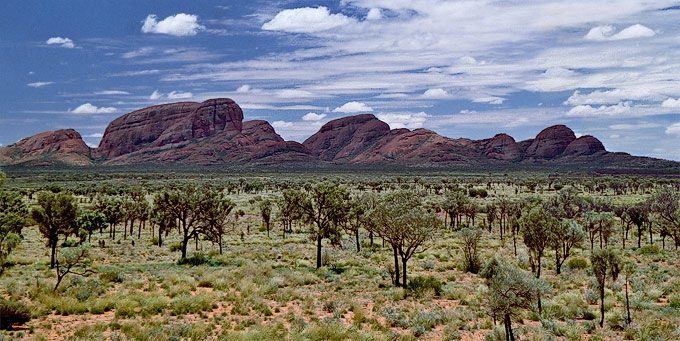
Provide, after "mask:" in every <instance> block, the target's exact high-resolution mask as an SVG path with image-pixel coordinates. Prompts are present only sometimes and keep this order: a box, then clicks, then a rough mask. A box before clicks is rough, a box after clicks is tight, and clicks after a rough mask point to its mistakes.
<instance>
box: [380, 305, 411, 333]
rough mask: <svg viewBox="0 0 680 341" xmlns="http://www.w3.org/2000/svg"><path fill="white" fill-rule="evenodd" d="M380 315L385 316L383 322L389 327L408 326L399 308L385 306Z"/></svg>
mask: <svg viewBox="0 0 680 341" xmlns="http://www.w3.org/2000/svg"><path fill="white" fill-rule="evenodd" d="M382 315H383V317H384V318H385V323H387V325H388V326H390V327H402V328H407V327H408V322H407V321H406V317H405V316H404V312H403V311H401V309H400V308H394V307H387V308H385V310H383V312H382Z"/></svg>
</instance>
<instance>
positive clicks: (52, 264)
mask: <svg viewBox="0 0 680 341" xmlns="http://www.w3.org/2000/svg"><path fill="white" fill-rule="evenodd" d="M50 244H51V245H50V246H51V247H52V252H51V256H50V269H54V256H55V254H56V253H57V241H56V240H52V242H51V243H50Z"/></svg>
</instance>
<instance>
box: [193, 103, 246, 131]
mask: <svg viewBox="0 0 680 341" xmlns="http://www.w3.org/2000/svg"><path fill="white" fill-rule="evenodd" d="M191 121H192V122H191V123H192V124H191V127H192V138H195V139H201V138H204V137H208V136H213V135H215V134H218V133H220V132H222V131H227V132H230V133H232V134H236V133H240V132H241V129H242V127H243V124H242V122H243V111H241V107H239V106H238V104H236V102H234V101H233V100H231V99H229V98H218V99H209V100H207V101H205V102H203V103H201V106H199V107H198V108H196V110H194V112H193V113H192V115H191Z"/></svg>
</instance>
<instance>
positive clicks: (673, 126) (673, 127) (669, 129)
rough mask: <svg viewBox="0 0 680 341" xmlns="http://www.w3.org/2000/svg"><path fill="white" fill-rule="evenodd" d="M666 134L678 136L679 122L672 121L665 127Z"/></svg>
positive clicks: (679, 131) (679, 132)
mask: <svg viewBox="0 0 680 341" xmlns="http://www.w3.org/2000/svg"><path fill="white" fill-rule="evenodd" d="M666 134H668V135H679V136H680V122H678V123H673V124H671V125H670V126H668V127H667V128H666Z"/></svg>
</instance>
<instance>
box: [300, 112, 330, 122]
mask: <svg viewBox="0 0 680 341" xmlns="http://www.w3.org/2000/svg"><path fill="white" fill-rule="evenodd" d="M325 117H326V114H317V113H313V112H309V113H306V114H305V115H304V116H302V120H303V121H320V120H323V119H324V118H325Z"/></svg>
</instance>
